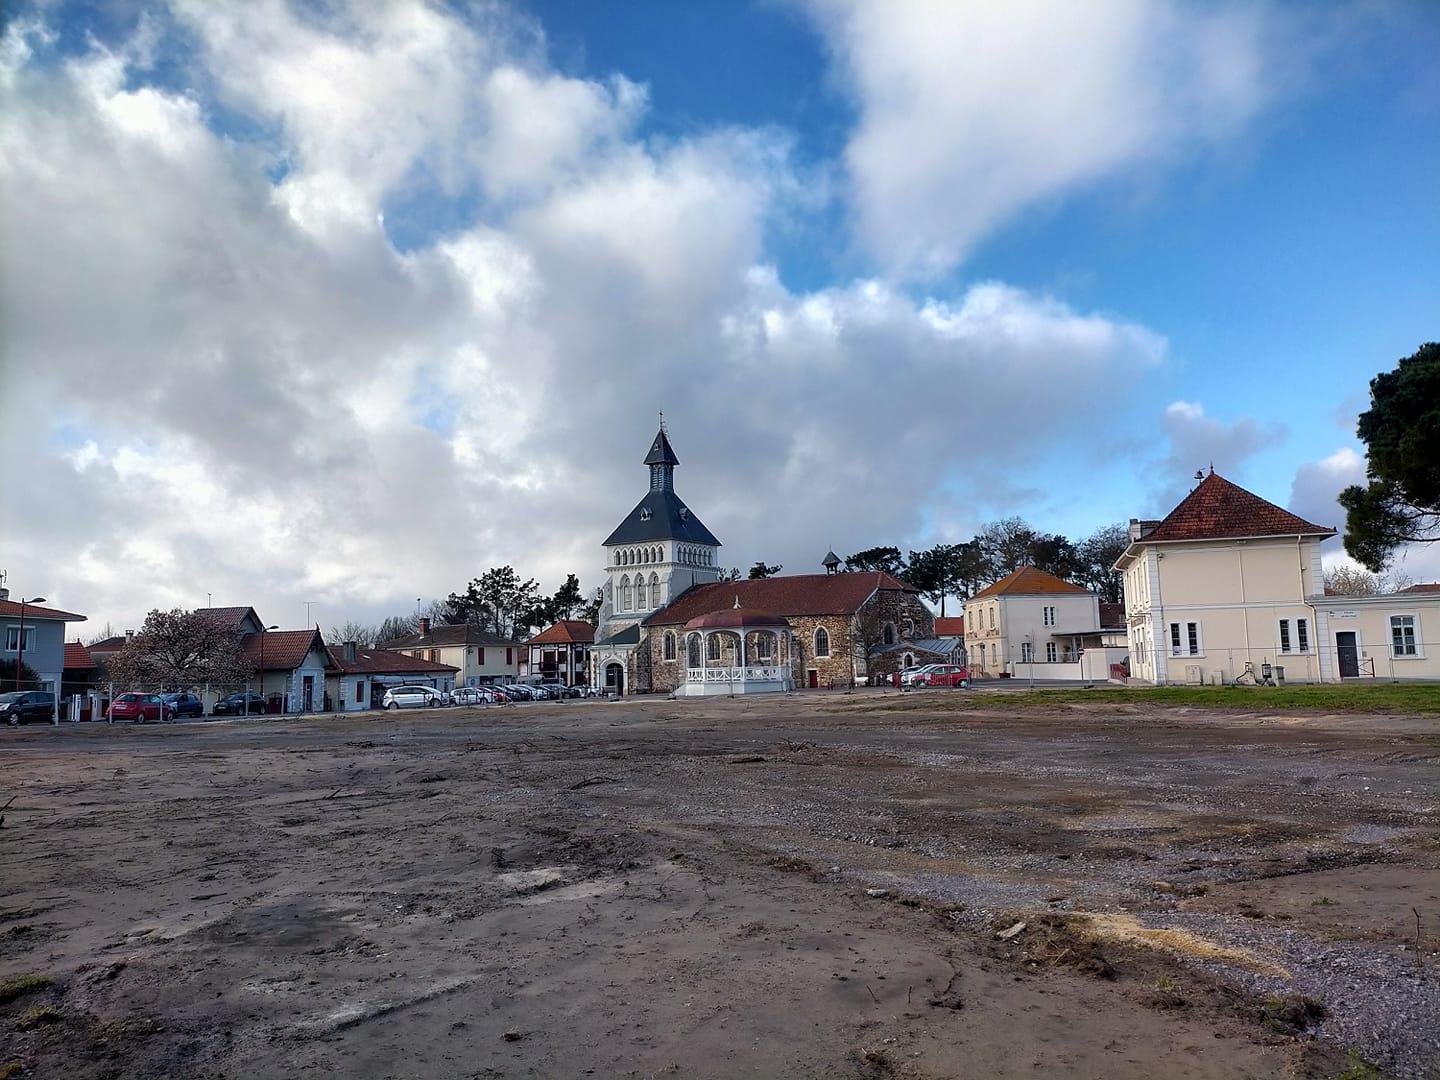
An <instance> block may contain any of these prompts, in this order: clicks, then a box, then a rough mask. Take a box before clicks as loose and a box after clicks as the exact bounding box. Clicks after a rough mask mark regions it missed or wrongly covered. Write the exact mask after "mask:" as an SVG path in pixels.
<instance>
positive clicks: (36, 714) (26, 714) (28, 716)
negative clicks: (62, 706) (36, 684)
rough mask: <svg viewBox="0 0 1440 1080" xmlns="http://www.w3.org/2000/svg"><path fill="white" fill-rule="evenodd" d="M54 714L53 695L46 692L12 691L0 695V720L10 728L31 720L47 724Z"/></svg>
mask: <svg viewBox="0 0 1440 1080" xmlns="http://www.w3.org/2000/svg"><path fill="white" fill-rule="evenodd" d="M54 714H55V695H54V694H52V693H50V692H49V691H48V690H12V691H11V692H10V693H8V694H0V720H4V721H5V723H7V724H9V725H10V726H11V727H15V726H16V725H17V724H28V723H30V722H31V721H32V720H38V721H41V722H48V721H49V720H50V719H51V717H52V716H54Z"/></svg>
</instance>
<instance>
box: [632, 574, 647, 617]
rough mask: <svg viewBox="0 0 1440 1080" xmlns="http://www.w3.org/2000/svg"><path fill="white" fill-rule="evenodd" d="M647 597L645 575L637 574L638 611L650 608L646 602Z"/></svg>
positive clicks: (636, 595) (636, 596) (636, 597)
mask: <svg viewBox="0 0 1440 1080" xmlns="http://www.w3.org/2000/svg"><path fill="white" fill-rule="evenodd" d="M647 595H648V594H647V593H646V591H645V575H644V574H636V575H635V599H636V601H637V603H636V605H635V607H636V609H637V610H639V611H644V610H645V609H646V608H647V607H649V605H648V604H646V602H645V597H646V596H647Z"/></svg>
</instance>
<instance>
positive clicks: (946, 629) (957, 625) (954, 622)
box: [935, 615, 965, 637]
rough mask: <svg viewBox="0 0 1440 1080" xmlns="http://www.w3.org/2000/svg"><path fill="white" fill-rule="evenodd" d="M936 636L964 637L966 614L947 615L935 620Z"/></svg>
mask: <svg viewBox="0 0 1440 1080" xmlns="http://www.w3.org/2000/svg"><path fill="white" fill-rule="evenodd" d="M935 636H936V637H964V636H965V616H964V615H947V616H946V617H945V618H943V619H941V618H937V619H936V620H935Z"/></svg>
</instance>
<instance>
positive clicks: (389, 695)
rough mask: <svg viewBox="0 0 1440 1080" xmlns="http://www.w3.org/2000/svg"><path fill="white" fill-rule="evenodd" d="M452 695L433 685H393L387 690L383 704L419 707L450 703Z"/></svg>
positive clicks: (396, 706) (392, 706)
mask: <svg viewBox="0 0 1440 1080" xmlns="http://www.w3.org/2000/svg"><path fill="white" fill-rule="evenodd" d="M449 704H450V695H449V694H447V693H445V692H444V691H443V690H436V689H435V688H434V687H433V686H392V687H391V688H390V689H389V690H386V691H385V697H384V699H383V700H382V701H381V705H382V706H383V707H384V708H386V709H418V708H421V707H422V706H427V705H428V706H438V705H449Z"/></svg>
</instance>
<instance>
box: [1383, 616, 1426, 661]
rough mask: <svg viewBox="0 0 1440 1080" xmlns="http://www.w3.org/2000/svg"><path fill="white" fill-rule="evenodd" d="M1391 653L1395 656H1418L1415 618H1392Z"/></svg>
mask: <svg viewBox="0 0 1440 1080" xmlns="http://www.w3.org/2000/svg"><path fill="white" fill-rule="evenodd" d="M1390 651H1391V653H1392V654H1394V655H1395V656H1418V655H1419V653H1418V652H1417V651H1416V647H1415V616H1414V615H1391V616H1390Z"/></svg>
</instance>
